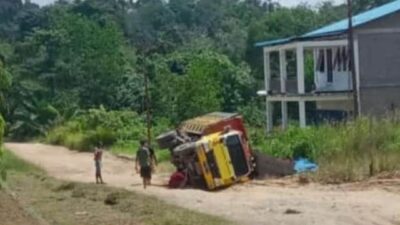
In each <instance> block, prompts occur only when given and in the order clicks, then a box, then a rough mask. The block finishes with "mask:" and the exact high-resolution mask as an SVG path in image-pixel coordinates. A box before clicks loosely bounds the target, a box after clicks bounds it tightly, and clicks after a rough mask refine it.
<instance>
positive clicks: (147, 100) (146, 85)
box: [143, 66, 151, 144]
mask: <svg viewBox="0 0 400 225" xmlns="http://www.w3.org/2000/svg"><path fill="white" fill-rule="evenodd" d="M146 70H147V66H146ZM147 73H148V71H144V73H143V76H144V98H145V105H146V109H145V110H146V125H147V141H148V143H149V144H150V143H151V112H150V96H149V78H148V75H147Z"/></svg>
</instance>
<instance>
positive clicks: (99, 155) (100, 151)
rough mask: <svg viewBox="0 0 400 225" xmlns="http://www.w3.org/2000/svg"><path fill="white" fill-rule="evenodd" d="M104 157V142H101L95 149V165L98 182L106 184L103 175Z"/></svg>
mask: <svg viewBox="0 0 400 225" xmlns="http://www.w3.org/2000/svg"><path fill="white" fill-rule="evenodd" d="M102 159H103V149H102V144H99V145H98V146H97V147H96V148H95V149H94V165H95V167H96V184H99V183H100V184H104V182H103V178H102V176H101V161H102Z"/></svg>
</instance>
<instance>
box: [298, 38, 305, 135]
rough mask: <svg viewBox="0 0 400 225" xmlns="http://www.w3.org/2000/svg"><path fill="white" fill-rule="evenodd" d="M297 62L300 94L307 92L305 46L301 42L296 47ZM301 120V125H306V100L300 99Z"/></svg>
mask: <svg viewBox="0 0 400 225" xmlns="http://www.w3.org/2000/svg"><path fill="white" fill-rule="evenodd" d="M296 62H297V63H296V64H297V91H298V93H299V94H304V93H305V86H304V47H303V46H302V45H301V44H299V45H297V48H296ZM299 120H300V127H305V126H306V102H305V101H299Z"/></svg>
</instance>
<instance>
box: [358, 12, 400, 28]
mask: <svg viewBox="0 0 400 225" xmlns="http://www.w3.org/2000/svg"><path fill="white" fill-rule="evenodd" d="M387 28H389V29H390V28H400V13H399V12H397V13H393V14H391V15H388V16H385V17H383V18H381V19H377V20H375V21H372V22H370V23H367V24H365V25H363V26H361V27H360V28H358V29H357V30H358V31H362V30H371V29H387Z"/></svg>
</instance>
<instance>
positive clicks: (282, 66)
mask: <svg viewBox="0 0 400 225" xmlns="http://www.w3.org/2000/svg"><path fill="white" fill-rule="evenodd" d="M279 63H280V78H281V93H286V80H287V63H286V51H285V50H280V51H279ZM281 103H282V105H281V113H282V129H283V130H285V129H286V128H287V125H288V111H287V102H286V101H282V102H281Z"/></svg>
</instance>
